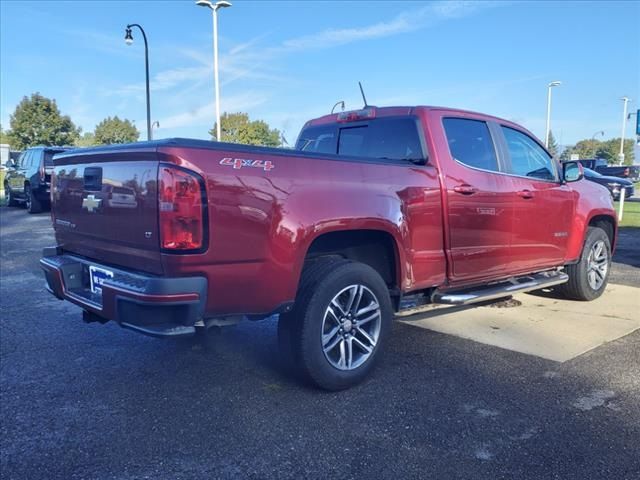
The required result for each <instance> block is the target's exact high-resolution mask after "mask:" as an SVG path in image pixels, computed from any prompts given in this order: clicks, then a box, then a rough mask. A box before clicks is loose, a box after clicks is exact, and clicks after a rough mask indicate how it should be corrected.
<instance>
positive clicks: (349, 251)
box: [305, 230, 398, 288]
mask: <svg viewBox="0 0 640 480" xmlns="http://www.w3.org/2000/svg"><path fill="white" fill-rule="evenodd" d="M327 255H336V256H340V257H343V258H346V259H349V260H353V261H354V262H360V263H364V264H366V265H369V266H370V267H371V268H373V269H374V270H375V271H377V272H378V273H379V274H380V276H381V277H382V279H383V280H384V281H385V283H386V284H387V286H388V287H389V288H396V287H397V286H398V272H397V268H396V266H397V265H398V263H397V259H398V255H397V252H396V247H395V241H394V240H393V237H392V236H391V235H390V234H389V233H387V232H383V231H379V230H349V231H340V232H330V233H325V234H323V235H320V236H319V237H318V238H316V239H315V240H314V241H313V242H312V243H311V246H310V247H309V250H308V251H307V256H306V258H305V261H308V260H312V259H314V258H317V257H321V256H327Z"/></svg>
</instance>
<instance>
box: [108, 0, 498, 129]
mask: <svg viewBox="0 0 640 480" xmlns="http://www.w3.org/2000/svg"><path fill="white" fill-rule="evenodd" d="M496 3H497V2H471V1H462V0H457V1H438V2H432V3H429V4H427V5H424V6H422V7H420V8H417V9H412V10H407V11H404V12H400V13H399V14H398V15H396V16H395V17H393V18H392V19H390V20H389V21H383V22H377V23H373V24H370V25H365V26H359V27H345V28H331V29H328V30H324V31H320V32H317V33H313V34H310V35H304V36H301V37H296V38H291V39H288V40H285V41H283V42H281V43H280V44H276V45H275V46H274V45H272V46H268V47H262V48H261V47H260V46H259V44H260V41H261V40H262V39H263V38H264V37H265V36H267V35H268V34H267V33H265V34H261V35H259V36H256V37H254V38H251V39H249V40H248V41H246V42H243V43H241V44H238V45H235V46H234V47H232V48H231V49H230V50H228V51H227V52H221V56H220V77H221V85H222V87H223V88H224V87H225V86H227V85H230V84H234V83H237V82H238V81H239V80H241V79H251V80H253V81H255V83H257V84H259V85H260V88H261V91H260V92H261V93H257V92H252V91H249V92H245V93H242V94H239V95H235V96H234V95H231V96H229V95H228V94H227V93H225V94H224V95H223V104H222V105H221V107H222V110H223V111H247V110H249V109H251V108H253V107H256V106H258V105H261V104H263V103H265V102H266V101H267V99H268V97H267V96H266V95H265V94H264V93H262V92H264V91H268V90H269V86H270V85H278V86H282V85H290V84H291V83H292V82H294V81H295V78H292V77H291V76H286V75H285V74H282V73H280V72H279V71H278V70H277V67H275V64H276V62H275V60H277V59H278V58H279V57H283V56H286V55H288V54H292V53H298V52H300V51H304V50H313V49H326V48H333V47H337V46H341V45H346V44H349V43H353V42H360V41H366V40H373V39H378V38H386V37H390V36H394V35H400V34H403V33H408V32H412V31H416V30H419V29H423V28H427V27H429V26H433V25H435V24H437V23H439V22H443V21H446V20H449V19H453V18H460V17H463V16H467V15H471V14H473V13H475V12H477V11H478V10H482V9H486V8H489V7H492V6H494V5H495V4H496ZM100 40H102V41H101V43H102V45H103V46H104V47H105V48H107V47H111V45H112V42H113V40H112V39H111V38H109V39H106V38H104V39H100ZM173 51H175V52H176V53H177V56H178V59H179V60H178V61H177V62H174V63H178V62H179V61H180V60H181V61H183V62H185V61H186V63H187V65H185V66H181V67H176V68H171V69H168V70H163V71H160V72H157V73H156V74H155V75H153V78H152V80H151V90H152V92H164V93H163V95H162V97H161V98H163V100H162V104H163V107H164V109H163V110H164V111H167V110H168V111H172V110H177V111H178V112H179V113H175V114H173V115H168V116H165V117H164V118H160V124H161V126H162V128H163V129H165V128H166V129H170V128H180V127H202V126H209V125H212V123H213V120H214V108H215V105H213V104H212V103H208V104H207V105H205V106H201V103H202V97H203V91H204V92H205V93H204V95H205V96H208V95H209V92H211V93H213V92H212V90H213V88H208V87H209V86H210V85H212V83H211V82H212V76H213V73H212V70H213V59H212V56H213V55H212V53H211V50H210V49H198V50H196V49H190V48H175V47H174V48H173ZM178 64H179V63H178ZM225 90H226V89H225ZM103 93H104V94H105V95H107V96H112V95H116V96H120V97H122V98H124V99H129V100H134V101H136V102H138V103H141V102H144V83H142V82H140V83H136V84H129V85H123V86H121V87H120V88H116V89H111V90H110V91H109V92H103ZM155 98H159V97H158V96H155V97H154V99H155ZM185 105H187V106H189V105H193V107H192V108H189V109H188V110H187V111H184V108H185V107H184V106H185ZM180 110H182V111H180ZM264 116H265V118H268V117H279V119H280V121H281V122H282V123H281V124H280V125H282V126H283V127H284V126H285V125H286V127H290V126H292V125H296V126H297V125H298V124H299V123H300V122H301V120H300V118H299V115H295V114H293V115H284V114H281V113H275V112H274V114H273V115H270V114H269V113H264ZM283 124H284V125H283Z"/></svg>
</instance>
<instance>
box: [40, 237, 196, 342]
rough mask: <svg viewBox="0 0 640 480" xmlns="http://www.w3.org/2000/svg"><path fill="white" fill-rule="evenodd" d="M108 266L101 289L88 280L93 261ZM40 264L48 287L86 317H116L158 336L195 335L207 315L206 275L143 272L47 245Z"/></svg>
mask: <svg viewBox="0 0 640 480" xmlns="http://www.w3.org/2000/svg"><path fill="white" fill-rule="evenodd" d="M91 265H94V266H97V267H102V268H107V269H108V270H110V271H112V272H113V278H109V279H105V280H104V283H103V284H102V294H98V293H93V292H92V291H91V288H90V286H89V273H88V269H89V266H91ZM40 266H41V267H42V269H43V270H44V275H45V279H46V282H47V289H48V290H49V292H51V293H52V294H53V295H55V296H56V297H57V298H59V299H61V300H68V301H70V302H72V303H74V304H76V305H78V306H80V307H82V308H83V309H84V311H85V314H84V319H85V320H86V321H100V322H107V321H109V320H113V321H115V322H117V323H118V324H120V326H122V327H124V328H128V329H131V330H135V331H137V332H139V333H143V334H146V335H151V336H156V337H176V336H183V335H191V334H193V333H195V331H196V328H195V327H196V323H197V322H198V321H200V320H202V319H203V315H204V308H205V305H206V295H207V280H206V278H204V277H177V278H167V277H157V276H151V275H145V274H140V273H137V272H131V271H127V270H123V269H119V268H113V267H111V266H105V265H101V264H99V263H97V262H93V261H91V260H88V259H85V258H82V257H78V256H75V255H71V254H65V253H62V252H61V251H60V250H59V249H58V248H56V247H52V248H45V249H44V251H43V255H42V258H41V259H40Z"/></svg>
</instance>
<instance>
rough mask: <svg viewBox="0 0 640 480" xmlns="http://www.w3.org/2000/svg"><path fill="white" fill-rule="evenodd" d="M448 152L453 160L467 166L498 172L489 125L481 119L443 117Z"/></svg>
mask: <svg viewBox="0 0 640 480" xmlns="http://www.w3.org/2000/svg"><path fill="white" fill-rule="evenodd" d="M442 124H443V126H444V131H445V135H446V137H447V143H448V144H449V152H450V153H451V156H452V157H453V159H454V160H456V161H457V162H459V163H462V164H463V165H466V166H468V167H472V168H477V169H480V170H487V171H490V172H499V171H500V168H499V166H498V158H497V155H496V149H495V146H494V144H493V139H492V137H491V133H490V131H489V126H488V125H487V123H486V122H484V121H482V120H473V119H469V118H455V117H450V118H443V119H442Z"/></svg>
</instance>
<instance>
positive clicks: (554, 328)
mask: <svg viewBox="0 0 640 480" xmlns="http://www.w3.org/2000/svg"><path fill="white" fill-rule="evenodd" d="M514 299H516V300H519V301H521V302H522V305H521V306H516V307H510V308H496V307H495V306H494V307H490V306H482V307H450V306H445V307H436V308H433V309H432V310H430V311H428V312H426V313H421V314H417V315H414V316H411V317H404V318H402V319H401V321H402V322H404V323H407V324H410V325H413V326H416V327H421V328H426V329H429V330H434V331H436V332H441V333H446V334H449V335H455V336H457V337H461V338H466V339H469V340H474V341H476V342H480V343H485V344H487V345H494V346H496V347H500V348H505V349H508V350H514V351H516V352H521V353H527V354H530V355H535V356H537V357H542V358H546V359H549V360H555V361H557V362H565V361H567V360H570V359H572V358H575V357H577V356H578V355H581V354H583V353H585V352H588V351H589V350H591V349H593V348H596V347H598V346H599V345H602V344H603V343H606V342H610V341H612V340H615V339H617V338H620V337H622V336H624V335H628V334H629V333H631V332H633V331H634V330H637V329H638V328H640V288H638V287H629V286H624V285H609V286H608V287H607V290H606V291H605V293H604V294H603V295H602V296H601V297H600V298H599V299H597V300H594V301H592V302H576V301H572V300H564V299H560V298H557V297H555V296H552V295H551V294H548V293H545V292H536V293H532V294H521V295H516V296H515V297H514Z"/></svg>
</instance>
